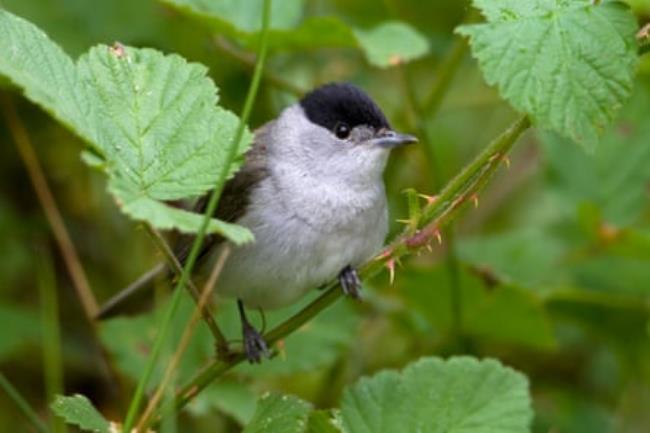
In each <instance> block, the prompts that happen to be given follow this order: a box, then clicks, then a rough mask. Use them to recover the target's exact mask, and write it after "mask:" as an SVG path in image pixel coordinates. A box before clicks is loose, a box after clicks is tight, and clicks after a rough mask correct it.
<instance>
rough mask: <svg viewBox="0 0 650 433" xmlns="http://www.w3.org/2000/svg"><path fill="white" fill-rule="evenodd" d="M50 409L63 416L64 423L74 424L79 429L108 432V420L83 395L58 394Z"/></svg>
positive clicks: (96, 432)
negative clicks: (66, 395) (68, 395)
mask: <svg viewBox="0 0 650 433" xmlns="http://www.w3.org/2000/svg"><path fill="white" fill-rule="evenodd" d="M52 410H53V411H54V413H55V414H57V415H58V416H60V417H61V418H63V419H64V420H65V422H66V423H68V424H72V425H76V426H78V427H79V428H80V429H81V430H84V431H90V432H95V433H109V423H108V421H106V419H104V417H103V416H102V414H101V413H99V412H98V411H97V409H95V407H94V406H93V404H92V403H91V402H90V400H88V399H87V398H86V397H84V396H83V395H80V394H76V395H74V396H72V397H64V396H61V395H59V396H57V397H56V399H55V400H54V402H53V403H52Z"/></svg>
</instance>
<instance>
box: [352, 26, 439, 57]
mask: <svg viewBox="0 0 650 433" xmlns="http://www.w3.org/2000/svg"><path fill="white" fill-rule="evenodd" d="M354 33H355V35H356V36H357V40H358V43H359V45H360V46H361V48H362V49H363V51H364V52H365V54H366V57H367V58H368V61H369V62H370V63H371V64H373V65H375V66H379V67H382V68H385V67H388V66H394V65H397V64H399V63H406V62H409V61H411V60H415V59H418V58H420V57H423V56H424V55H425V54H426V53H427V52H428V51H429V44H428V42H427V40H426V39H425V38H424V37H423V36H422V35H421V34H419V33H418V32H416V31H415V30H414V29H413V28H412V27H411V26H408V25H406V24H404V23H401V22H387V23H383V24H381V25H379V26H377V27H375V28H374V29H371V30H368V31H364V30H355V32H354Z"/></svg>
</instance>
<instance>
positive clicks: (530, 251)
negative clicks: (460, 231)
mask: <svg viewBox="0 0 650 433" xmlns="http://www.w3.org/2000/svg"><path fill="white" fill-rule="evenodd" d="M458 251H459V255H460V257H461V258H462V259H463V260H464V261H465V262H468V263H472V264H473V265H474V266H475V267H477V268H480V269H486V270H488V271H489V272H492V273H493V274H494V275H495V276H496V277H497V278H498V279H499V280H500V281H505V282H507V283H514V284H520V285H523V286H524V287H530V288H538V289H541V288H544V287H548V286H552V285H556V284H561V283H562V282H566V281H567V280H568V278H567V276H566V275H564V274H563V272H562V267H561V265H562V263H563V259H564V257H565V254H566V251H567V249H566V246H565V245H564V243H563V241H562V239H561V238H558V236H556V235H554V234H553V233H552V232H550V231H549V230H548V228H547V226H533V225H531V226H530V227H526V228H515V229H512V230H507V231H503V232H500V233H493V234H489V235H484V236H475V237H471V238H468V239H463V240H462V241H461V242H460V243H459V248H458Z"/></svg>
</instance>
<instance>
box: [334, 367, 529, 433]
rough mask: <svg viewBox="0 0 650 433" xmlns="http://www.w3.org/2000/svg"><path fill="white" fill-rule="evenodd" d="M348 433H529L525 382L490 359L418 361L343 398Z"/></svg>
mask: <svg viewBox="0 0 650 433" xmlns="http://www.w3.org/2000/svg"><path fill="white" fill-rule="evenodd" d="M340 417H341V421H342V425H343V428H344V431H346V432H347V433H383V432H386V433H388V432H397V431H399V432H403V433H419V432H423V433H443V432H449V431H455V432H467V433H469V432H472V433H492V432H497V431H498V432H502V433H507V432H513V433H514V432H517V433H519V432H521V433H524V432H528V431H530V430H529V428H530V423H531V420H532V410H531V407H530V396H529V394H528V381H527V380H526V378H525V377H524V376H523V375H522V374H520V373H517V372H515V371H514V370H511V369H510V368H506V367H504V366H503V365H501V364H500V363H498V362H496V361H492V360H485V361H478V360H476V359H473V358H452V359H450V360H448V361H443V360H441V359H437V358H428V359H422V360H420V361H418V362H415V363H413V364H411V365H409V366H408V367H407V368H406V369H404V371H402V372H400V373H398V372H393V371H385V372H381V373H379V374H377V375H376V376H374V377H371V378H364V379H361V380H360V381H359V382H357V383H356V384H354V385H353V386H352V387H350V388H349V389H348V390H347V391H346V392H345V393H344V395H343V400H342V402H341V412H340Z"/></svg>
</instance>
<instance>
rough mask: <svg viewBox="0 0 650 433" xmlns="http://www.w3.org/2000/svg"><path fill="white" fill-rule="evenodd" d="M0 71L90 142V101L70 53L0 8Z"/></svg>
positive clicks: (25, 22)
mask: <svg viewBox="0 0 650 433" xmlns="http://www.w3.org/2000/svg"><path fill="white" fill-rule="evenodd" d="M0 34H1V35H2V37H1V38H0V74H2V75H5V76H6V77H7V78H9V79H10V80H11V81H12V82H13V83H15V84H16V85H18V86H19V87H21V88H22V89H24V91H25V96H26V97H27V98H29V99H30V100H32V101H33V102H35V103H36V104H38V105H40V106H41V107H42V108H43V109H45V110H46V111H48V112H49V113H50V114H52V115H53V116H54V117H55V118H56V119H57V120H59V121H60V122H63V123H64V124H65V125H67V126H68V127H69V128H70V129H72V130H73V131H75V132H76V133H77V134H79V135H80V136H81V137H82V138H83V139H84V140H86V141H87V142H89V143H94V142H95V140H94V138H95V136H94V134H93V132H92V131H93V125H92V121H91V119H89V118H88V114H89V113H90V110H91V108H90V101H88V99H87V98H86V96H85V92H84V86H83V85H81V84H80V83H79V80H78V77H77V69H76V66H75V64H74V62H73V61H72V59H71V58H70V57H68V55H67V54H66V53H64V52H63V50H62V49H61V48H60V47H59V46H58V45H56V44H55V43H54V42H52V41H51V40H50V39H49V38H48V37H47V35H46V34H45V33H43V32H42V31H41V30H40V29H39V28H37V27H35V26H34V25H33V24H31V23H29V22H27V21H25V20H23V19H22V18H20V17H17V16H15V15H12V14H10V13H9V12H7V11H5V10H2V9H0Z"/></svg>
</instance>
